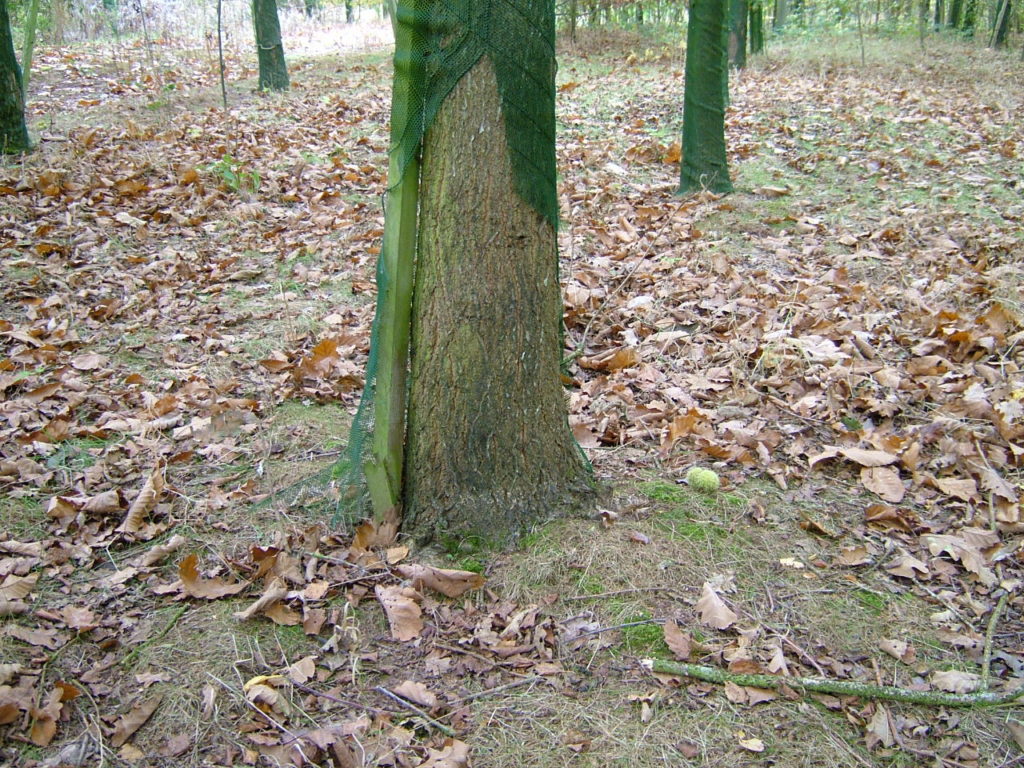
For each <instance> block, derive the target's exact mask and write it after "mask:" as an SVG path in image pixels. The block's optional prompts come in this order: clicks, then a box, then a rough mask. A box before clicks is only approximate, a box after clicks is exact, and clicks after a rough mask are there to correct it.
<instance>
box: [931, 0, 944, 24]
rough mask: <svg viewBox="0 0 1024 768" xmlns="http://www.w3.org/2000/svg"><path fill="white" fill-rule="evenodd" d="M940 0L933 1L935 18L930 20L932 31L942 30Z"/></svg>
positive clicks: (942, 9)
mask: <svg viewBox="0 0 1024 768" xmlns="http://www.w3.org/2000/svg"><path fill="white" fill-rule="evenodd" d="M944 10H945V9H944V8H943V6H942V0H935V16H934V18H933V19H932V29H935V30H939V29H942V18H943V11H944Z"/></svg>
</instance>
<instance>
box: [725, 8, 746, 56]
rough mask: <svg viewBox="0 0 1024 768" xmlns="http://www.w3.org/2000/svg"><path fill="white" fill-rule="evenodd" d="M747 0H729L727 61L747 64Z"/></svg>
mask: <svg viewBox="0 0 1024 768" xmlns="http://www.w3.org/2000/svg"><path fill="white" fill-rule="evenodd" d="M747 15H748V9H747V0H729V63H730V64H732V65H733V66H734V67H737V68H740V69H742V68H743V67H745V66H747Z"/></svg>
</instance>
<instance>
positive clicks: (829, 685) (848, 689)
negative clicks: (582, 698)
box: [642, 659, 1024, 707]
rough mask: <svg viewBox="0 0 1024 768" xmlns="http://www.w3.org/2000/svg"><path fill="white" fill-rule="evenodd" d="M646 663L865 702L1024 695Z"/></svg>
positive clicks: (936, 702)
mask: <svg viewBox="0 0 1024 768" xmlns="http://www.w3.org/2000/svg"><path fill="white" fill-rule="evenodd" d="M642 664H643V665H644V666H645V667H646V668H647V669H649V670H651V671H652V672H657V673H658V674H660V675H684V676H686V677H693V678H696V679H697V680H703V681H704V682H707V683H735V684H736V685H745V686H750V687H753V688H772V689H778V688H781V687H783V686H785V687H787V688H790V689H792V690H794V691H797V692H800V693H831V694H836V695H839V696H861V697H863V698H865V699H882V700H884V701H902V702H905V703H907V704H923V705H925V706H932V707H995V706H999V705H1001V704H1010V703H1012V702H1014V701H1016V700H1017V699H1020V698H1021V697H1022V696H1024V687H1021V688H1017V689H1016V690H1013V691H1004V692H1002V693H992V692H989V691H979V692H977V693H946V692H944V691H912V690H909V689H907V688H898V687H896V686H892V685H873V684H871V683H860V682H857V681H854V680H827V679H824V678H820V677H780V676H778V675H735V674H732V673H730V672H726V671H725V670H723V669H718V668H717V667H706V666H703V665H701V664H685V663H682V662H676V661H664V660H662V659H645V660H644V661H643V662H642Z"/></svg>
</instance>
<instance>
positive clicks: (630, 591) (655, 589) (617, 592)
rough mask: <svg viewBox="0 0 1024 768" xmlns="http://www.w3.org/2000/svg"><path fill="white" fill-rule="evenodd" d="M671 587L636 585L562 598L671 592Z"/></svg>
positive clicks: (582, 598) (589, 598)
mask: <svg viewBox="0 0 1024 768" xmlns="http://www.w3.org/2000/svg"><path fill="white" fill-rule="evenodd" d="M671 591H672V588H671V587H637V588H636V589H616V590H615V591H614V592H598V593H597V594H596V595H573V596H572V597H563V598H562V599H563V600H594V599H596V598H599V597H615V596H616V595H632V594H634V593H636V592H671Z"/></svg>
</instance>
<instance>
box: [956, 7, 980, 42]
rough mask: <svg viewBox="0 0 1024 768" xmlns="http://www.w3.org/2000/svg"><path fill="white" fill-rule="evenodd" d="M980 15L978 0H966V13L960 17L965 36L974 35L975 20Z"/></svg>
mask: <svg viewBox="0 0 1024 768" xmlns="http://www.w3.org/2000/svg"><path fill="white" fill-rule="evenodd" d="M977 15H978V0H965V2H964V15H963V18H961V19H960V31H961V32H963V33H964V36H965V37H974V22H975V19H976V18H977Z"/></svg>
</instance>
